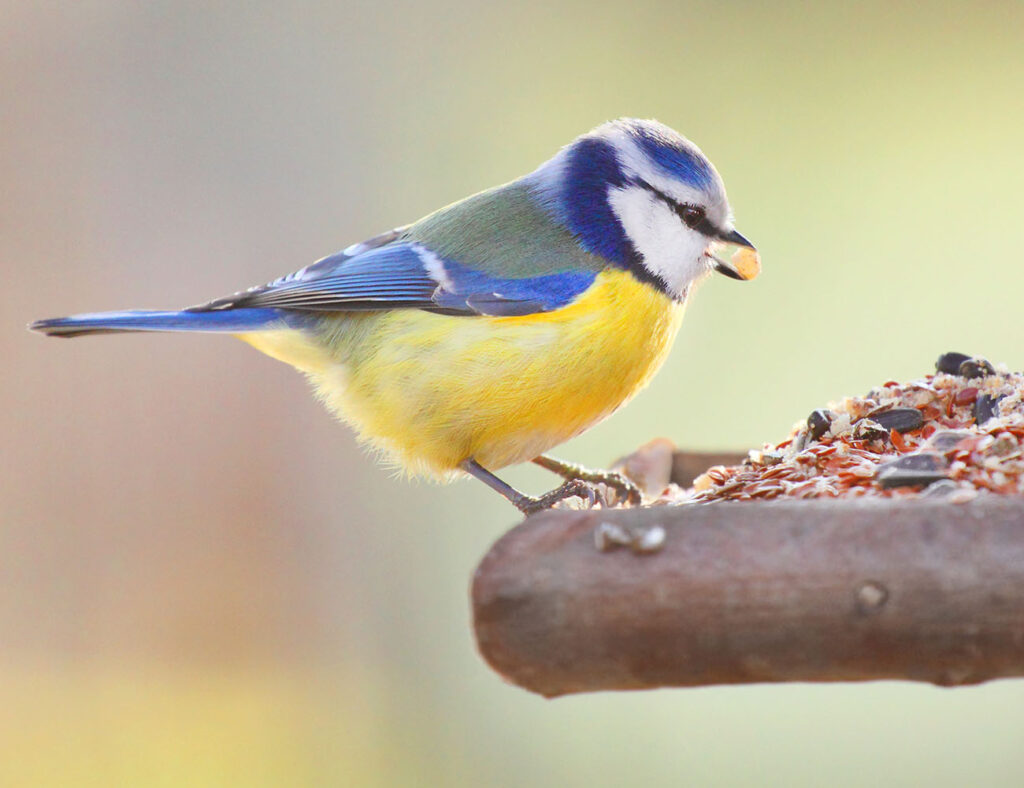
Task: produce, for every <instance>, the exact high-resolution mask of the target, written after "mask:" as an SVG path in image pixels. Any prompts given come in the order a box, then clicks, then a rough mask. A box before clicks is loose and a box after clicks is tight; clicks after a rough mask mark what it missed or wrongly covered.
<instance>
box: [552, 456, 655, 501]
mask: <svg viewBox="0 0 1024 788" xmlns="http://www.w3.org/2000/svg"><path fill="white" fill-rule="evenodd" d="M534 463H536V464H537V465H539V466H541V467H542V468H547V469H548V470H549V471H552V472H554V473H557V474H558V475H559V476H561V477H562V478H563V479H568V480H569V481H581V482H589V483H590V484H594V485H603V487H604V488H605V489H604V490H599V491H598V500H599V501H600V503H601V505H602V506H639V505H640V503H641V502H642V500H643V495H642V493H641V492H640V488H639V487H637V486H636V484H634V483H633V481H632V480H631V479H629V477H627V476H626V475H625V474H622V473H619V472H618V471H606V470H594V469H591V468H586V467H584V466H582V465H577V464H575V463H572V462H564V461H562V460H557V459H555V458H554V457H548V456H546V455H541V456H540V457H537V458H536V459H535V460H534ZM563 486H564V485H563ZM608 493H610V494H608Z"/></svg>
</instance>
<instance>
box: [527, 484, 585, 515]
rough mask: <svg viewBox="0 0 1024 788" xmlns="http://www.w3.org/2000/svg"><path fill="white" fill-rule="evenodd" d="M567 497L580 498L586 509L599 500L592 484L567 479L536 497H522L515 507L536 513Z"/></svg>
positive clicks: (528, 512)
mask: <svg viewBox="0 0 1024 788" xmlns="http://www.w3.org/2000/svg"><path fill="white" fill-rule="evenodd" d="M568 498H579V499H581V500H582V501H583V503H584V504H585V505H586V508H587V509H592V508H593V507H594V506H595V505H596V504H597V502H598V500H599V497H598V492H597V490H596V489H595V488H594V485H592V484H589V483H587V482H586V481H584V480H583V479H569V480H568V481H567V482H565V483H564V484H562V485H560V486H559V487H556V488H555V489H554V490H552V491H551V492H549V493H545V494H544V495H541V496H540V497H538V498H524V499H523V500H522V501H520V502H518V503H517V504H516V507H517V508H518V509H519V511H521V512H522V513H523V514H527V515H529V514H536V513H537V512H542V511H544V510H545V509H550V508H551V507H552V506H554V505H555V504H557V503H560V502H561V501H564V500H566V499H568Z"/></svg>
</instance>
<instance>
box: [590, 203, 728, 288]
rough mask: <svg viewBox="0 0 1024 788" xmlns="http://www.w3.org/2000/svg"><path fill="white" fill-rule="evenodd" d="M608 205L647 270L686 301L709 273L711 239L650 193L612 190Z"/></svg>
mask: <svg viewBox="0 0 1024 788" xmlns="http://www.w3.org/2000/svg"><path fill="white" fill-rule="evenodd" d="M608 204H609V205H611V207H612V210H613V211H615V215H616V216H617V217H618V219H619V221H620V222H621V223H622V228H623V229H624V230H625V231H626V235H627V236H629V240H630V241H632V242H633V246H634V247H635V248H636V250H637V252H639V253H640V255H641V256H642V257H643V265H644V267H645V268H646V269H647V270H648V271H650V272H651V273H653V274H656V275H657V276H659V277H660V278H661V279H662V280H663V281H664V282H665V283H666V284H667V285H668V289H669V292H670V293H672V294H673V295H675V296H677V297H680V298H682V297H683V296H684V295H685V294H686V292H687V290H688V289H689V287H690V285H691V284H693V283H694V282H695V281H696V280H698V279H700V278H701V277H702V276H703V275H704V274H706V273H707V272H708V270H709V268H708V261H707V258H706V257H705V256H704V253H705V252H706V251H707V248H708V239H707V238H705V237H704V236H703V235H701V234H700V233H699V232H697V231H696V230H691V229H690V228H689V227H687V226H686V225H684V224H683V223H682V222H681V221H680V219H679V217H678V216H677V215H676V212H675V211H673V210H672V209H671V208H670V207H669V206H668V205H666V204H665V203H664V202H663V201H662V200H660V199H659V198H657V197H655V196H654V195H653V194H651V193H650V192H649V191H647V190H646V189H643V188H639V187H636V186H626V187H613V188H610V189H609V190H608Z"/></svg>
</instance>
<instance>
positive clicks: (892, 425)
mask: <svg viewBox="0 0 1024 788" xmlns="http://www.w3.org/2000/svg"><path fill="white" fill-rule="evenodd" d="M936 370H937V371H936V373H935V374H934V375H929V376H927V377H925V378H924V379H922V380H915V381H911V382H910V383H898V382H896V381H892V380H891V381H889V382H887V383H885V384H884V385H882V386H881V387H879V388H876V389H873V390H872V391H870V392H869V393H868V394H867V395H866V396H863V397H848V398H846V399H844V400H842V401H841V402H837V403H832V404H831V405H830V406H829V407H828V408H823V409H821V410H815V411H814V412H813V413H811V415H810V416H808V418H807V419H806V420H805V421H803V422H800V423H799V424H797V425H796V426H795V427H794V429H793V433H792V434H791V435H790V436H789V437H788V438H787V439H786V440H784V441H782V442H781V443H778V444H776V445H774V446H771V445H765V447H764V448H763V449H760V450H755V451H751V452H750V453H749V456H748V458H747V460H746V461H745V462H744V463H743V464H742V465H736V466H731V467H726V466H721V465H719V466H715V467H712V468H709V469H708V470H707V471H706V472H705V473H704V474H702V475H701V476H699V477H697V479H696V480H695V481H694V484H693V487H692V488H691V489H689V490H683V489H681V488H679V487H675V486H670V487H669V488H668V489H667V490H666V491H665V492H664V493H663V495H662V496H661V497H660V498H659V499H658V500H657V501H655V503H660V504H674V503H712V502H718V501H753V500H767V499H772V498H789V499H792V498H857V497H863V496H873V497H882V498H890V497H914V496H925V497H929V498H933V497H934V498H940V499H943V500H946V501H949V502H950V503H964V502H966V501H969V500H971V499H973V498H975V497H977V496H978V495H979V494H989V493H999V494H1021V493H1024V374H1020V373H1011V372H1007V371H1005V370H1003V369H996V368H995V367H993V366H992V364H990V363H989V362H988V361H986V360H985V359H981V358H972V357H969V356H966V355H964V354H962V353H946V354H945V355H943V356H941V357H940V358H939V360H938V361H937V362H936Z"/></svg>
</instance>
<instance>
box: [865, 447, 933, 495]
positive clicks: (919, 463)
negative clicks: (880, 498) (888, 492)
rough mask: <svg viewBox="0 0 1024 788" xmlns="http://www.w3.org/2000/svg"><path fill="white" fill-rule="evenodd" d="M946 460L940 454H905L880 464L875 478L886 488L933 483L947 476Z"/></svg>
mask: <svg viewBox="0 0 1024 788" xmlns="http://www.w3.org/2000/svg"><path fill="white" fill-rule="evenodd" d="M945 468H946V460H945V458H943V457H941V456H940V455H938V454H925V453H921V454H904V455H903V456H902V457H900V458H899V459H896V460H891V461H890V462H886V463H883V464H882V465H880V466H878V471H877V472H876V473H875V480H876V481H877V482H878V483H879V484H880V485H881V486H882V487H886V488H890V487H913V486H916V485H918V484H931V483H932V482H937V481H940V480H942V479H945V478H946V473H945Z"/></svg>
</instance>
